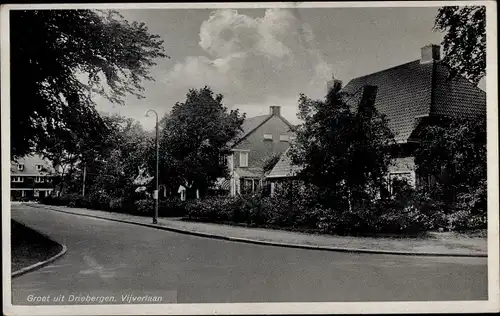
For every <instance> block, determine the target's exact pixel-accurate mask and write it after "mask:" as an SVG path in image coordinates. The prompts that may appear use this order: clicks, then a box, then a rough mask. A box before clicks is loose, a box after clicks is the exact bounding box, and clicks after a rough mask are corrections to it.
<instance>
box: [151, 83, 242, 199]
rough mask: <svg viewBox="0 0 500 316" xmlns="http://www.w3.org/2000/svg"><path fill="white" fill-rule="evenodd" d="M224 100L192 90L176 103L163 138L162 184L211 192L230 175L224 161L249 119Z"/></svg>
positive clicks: (163, 132)
mask: <svg viewBox="0 0 500 316" xmlns="http://www.w3.org/2000/svg"><path fill="white" fill-rule="evenodd" d="M222 99H223V96H222V95H221V94H214V93H213V92H212V90H211V89H210V88H208V87H204V88H202V89H199V90H198V89H192V90H190V91H189V92H188V93H187V95H186V100H185V101H184V102H182V103H176V104H175V106H174V107H173V109H172V111H171V113H170V114H169V115H168V117H167V118H166V119H165V126H164V129H163V131H162V138H161V148H160V151H161V156H162V157H161V162H162V169H161V171H160V180H161V182H163V183H165V184H166V185H169V186H171V187H173V188H174V189H176V188H177V187H178V186H179V185H181V184H182V185H187V186H188V191H191V192H192V191H194V190H196V189H199V190H200V192H201V193H202V194H203V191H204V190H205V189H207V188H208V187H209V186H210V185H211V184H212V183H213V182H214V181H215V180H216V179H217V177H223V176H225V175H226V173H227V166H226V165H225V164H224V163H221V162H222V161H223V157H225V156H226V155H227V154H228V153H229V149H230V148H229V141H230V140H232V139H233V138H234V137H235V136H236V135H237V134H238V133H239V131H240V129H241V124H242V123H243V120H244V118H245V116H244V114H243V115H242V114H240V113H239V111H238V110H230V111H228V109H227V108H226V107H225V106H224V105H223V103H222Z"/></svg>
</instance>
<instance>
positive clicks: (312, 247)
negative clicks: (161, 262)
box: [35, 205, 488, 258]
mask: <svg viewBox="0 0 500 316" xmlns="http://www.w3.org/2000/svg"><path fill="white" fill-rule="evenodd" d="M35 207H40V208H45V209H49V210H52V211H55V212H60V213H66V214H71V215H78V216H84V217H91V218H98V219H105V220H110V221H114V222H120V223H127V224H133V225H139V226H144V227H150V228H156V229H160V230H166V231H171V232H175V233H180V234H186V235H193V236H198V237H206V238H212V239H219V240H228V241H234V242H243V243H248V244H257V245H267V246H277V247H286V248H299V249H310V250H321V251H335V252H349V253H370V254H385V255H401V256H425V257H462V258H487V257H488V254H486V253H436V252H410V251H393V250H375V249H361V248H341V247H328V246H315V245H305V244H293V243H281V242H274V241H264V240H257V239H250V238H241V237H230V236H224V235H217V234H210V233H201V232H196V231H190V230H185V229H180V228H174V227H168V226H162V225H158V224H147V223H138V222H134V221H129V220H123V219H115V218H109V217H104V216H99V215H89V214H79V213H74V212H70V211H63V210H59V209H55V208H52V207H50V206H45V205H43V206H35Z"/></svg>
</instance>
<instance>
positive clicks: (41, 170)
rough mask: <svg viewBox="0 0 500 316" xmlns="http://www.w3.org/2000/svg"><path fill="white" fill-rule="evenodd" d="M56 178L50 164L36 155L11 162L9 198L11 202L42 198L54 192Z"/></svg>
mask: <svg viewBox="0 0 500 316" xmlns="http://www.w3.org/2000/svg"><path fill="white" fill-rule="evenodd" d="M55 176H57V173H56V170H55V169H54V167H53V166H52V164H51V163H50V162H49V161H48V160H46V159H43V158H42V157H40V156H38V155H28V156H25V157H23V158H19V159H17V160H15V161H12V162H11V165H10V193H11V194H10V196H11V200H12V201H16V200H22V199H26V200H30V199H38V198H43V197H45V196H47V195H49V194H51V193H52V191H53V190H54V185H53V179H54V177H55Z"/></svg>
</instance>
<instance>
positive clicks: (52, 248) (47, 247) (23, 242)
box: [11, 221, 62, 272]
mask: <svg viewBox="0 0 500 316" xmlns="http://www.w3.org/2000/svg"><path fill="white" fill-rule="evenodd" d="M61 250H62V246H61V245H60V244H58V243H56V242H54V241H52V240H50V239H47V238H46V237H45V236H43V235H41V234H39V233H38V232H36V231H34V230H33V229H31V228H28V227H26V226H24V225H23V224H20V223H18V222H16V221H11V255H12V257H11V259H12V267H11V269H12V272H15V271H18V270H20V269H23V268H26V267H29V266H31V265H33V264H36V263H38V262H40V261H44V260H47V259H49V258H51V257H53V256H55V255H56V254H58V253H59V252H60V251H61Z"/></svg>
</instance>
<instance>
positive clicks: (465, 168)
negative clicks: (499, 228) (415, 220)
mask: <svg viewBox="0 0 500 316" xmlns="http://www.w3.org/2000/svg"><path fill="white" fill-rule="evenodd" d="M420 138H421V142H420V146H419V148H418V149H417V151H416V156H415V163H416V164H417V172H418V173H419V174H421V175H422V176H423V177H424V178H429V177H430V178H431V179H432V180H433V181H430V182H429V183H428V184H427V186H424V189H425V190H426V191H427V192H428V194H429V195H431V196H432V197H433V198H434V199H436V200H439V201H442V202H443V204H444V205H445V207H446V209H445V211H448V212H452V211H457V210H469V211H472V212H473V214H485V213H486V174H487V165H486V119H485V118H478V119H464V118H445V119H442V120H440V121H439V122H438V123H437V124H434V125H432V126H428V127H427V128H426V129H425V130H424V131H423V132H422V135H421V137H420Z"/></svg>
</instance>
